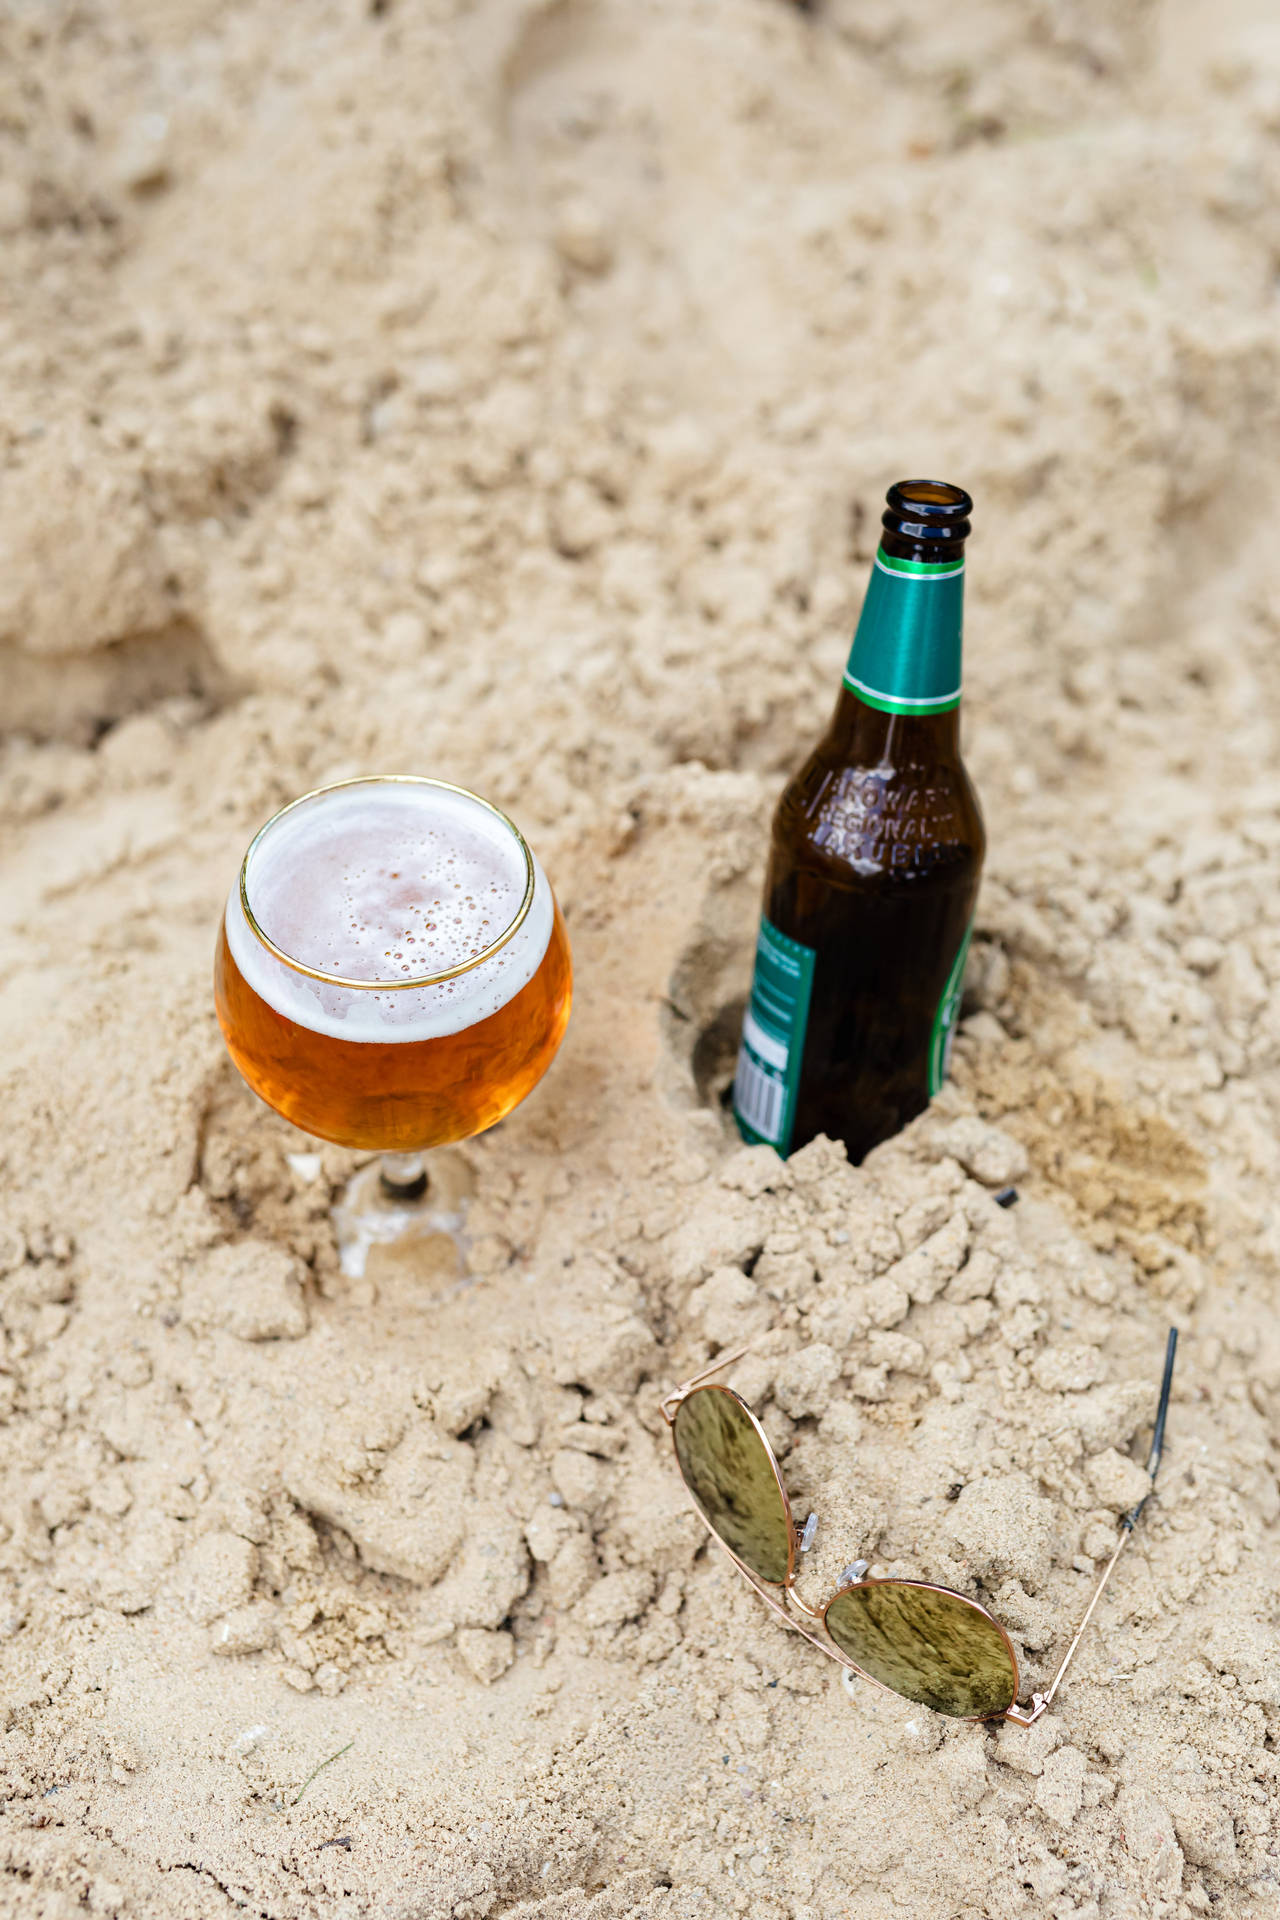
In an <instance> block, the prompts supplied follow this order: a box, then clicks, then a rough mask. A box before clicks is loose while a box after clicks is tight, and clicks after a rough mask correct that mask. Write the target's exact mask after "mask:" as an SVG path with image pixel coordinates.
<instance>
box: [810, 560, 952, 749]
mask: <svg viewBox="0 0 1280 1920" xmlns="http://www.w3.org/2000/svg"><path fill="white" fill-rule="evenodd" d="M963 619H964V542H963V540H929V541H919V540H914V539H911V538H908V537H907V536H905V535H902V534H895V533H889V532H887V531H886V532H885V533H884V535H883V536H882V538H881V542H880V548H879V551H878V552H877V554H876V557H875V561H874V563H873V565H872V568H871V579H870V582H869V584H868V586H867V593H866V598H865V599H864V601H863V603H862V614H861V617H860V618H859V621H858V630H857V632H856V634H855V635H854V639H853V646H852V648H851V649H850V652H849V664H848V666H847V667H846V668H845V674H844V685H845V690H846V700H842V702H841V706H840V707H839V708H837V717H839V715H840V714H841V712H842V711H843V709H844V707H845V705H846V703H847V704H848V705H849V706H850V707H854V706H856V707H857V708H858V709H860V710H861V712H862V713H865V714H867V715H868V716H869V717H868V719H867V720H866V722H865V723H863V722H862V721H860V720H859V721H858V722H857V724H858V726H859V728H860V730H861V731H862V732H863V733H865V734H866V736H867V738H866V742H865V744H866V746H867V747H868V748H871V747H872V746H873V744H874V741H875V740H876V739H881V740H883V741H884V743H885V750H886V751H887V752H892V753H893V756H894V758H895V760H899V764H900V763H901V762H900V759H899V751H900V750H901V749H904V748H905V749H907V750H908V751H909V750H910V749H911V747H912V745H913V744H917V743H918V744H919V746H920V747H921V748H923V747H925V745H926V743H927V744H928V747H929V749H930V752H931V753H936V752H937V751H938V748H939V746H940V745H941V743H942V741H943V740H944V739H946V740H949V741H950V742H951V743H952V745H953V746H956V747H958V743H959V729H958V724H957V718H956V716H957V712H958V709H959V706H960V671H961V633H962V627H963ZM850 695H851V696H853V698H852V700H848V696H850ZM877 716H878V717H879V719H880V720H881V721H884V722H898V723H900V724H899V725H897V726H877V725H876V717H877ZM943 722H946V723H947V724H946V725H945V726H944V725H943V724H942V723H943ZM921 723H924V724H923V726H922V725H921ZM864 764H865V763H864Z"/></svg>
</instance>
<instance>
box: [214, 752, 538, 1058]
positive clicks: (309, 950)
mask: <svg viewBox="0 0 1280 1920" xmlns="http://www.w3.org/2000/svg"><path fill="white" fill-rule="evenodd" d="M534 867H535V887H534V897H533V904H532V906H531V907H530V909H529V913H528V915H527V916H526V918H525V921H524V923H523V925H522V926H521V927H520V929H519V931H518V932H517V933H516V934H515V935H514V936H513V938H512V939H511V940H510V941H508V943H507V944H506V946H504V947H502V948H501V949H500V950H499V951H498V952H497V953H496V954H495V955H493V957H492V958H491V959H489V960H486V961H483V962H482V963H481V964H480V965H479V966H477V967H473V968H472V969H471V970H470V971H469V972H467V973H464V974H461V975H459V977H458V978H457V979H456V980H448V981H444V982H442V983H441V984H440V985H439V986H434V987H408V988H403V989H401V990H400V991H398V992H383V993H379V992H378V991H376V986H377V984H378V983H382V982H385V983H387V984H388V985H390V984H391V983H393V982H396V981H399V980H403V979H412V978H414V977H415V976H417V975H421V974H428V973H439V972H442V971H444V970H445V969H447V968H449V967H455V966H460V965H463V964H464V963H465V962H467V961H468V960H472V959H474V958H475V956H476V955H477V954H479V953H482V952H483V951H484V949H485V948H486V947H487V946H490V945H491V944H492V943H493V941H494V940H496V939H498V938H499V937H500V935H501V934H502V933H503V931H504V930H505V929H506V928H507V927H508V926H510V924H511V922H512V920H513V919H514V918H515V916H516V914H517V912H518V911H519V907H520V902H521V900H522V898H523V896H524V889H525V878H526V875H525V864H524V854H523V852H522V850H521V848H520V846H519V843H518V842H517V841H516V840H515V839H514V838H513V836H512V834H511V832H510V830H509V829H508V828H507V827H506V826H504V825H503V823H502V821H501V820H499V819H497V818H496V817H495V815H493V814H492V813H490V811H489V809H488V808H487V807H485V806H483V805H482V804H481V803H480V802H478V801H476V800H473V799H471V798H470V797H469V796H468V795H465V794H455V793H449V792H445V791H442V790H441V789H440V788H437V787H431V786H425V785H423V786H420V785H417V784H415V783H413V782H410V783H407V784H405V785H399V784H396V783H389V784H380V783H377V782H370V783H368V784H367V785H366V784H359V785H355V786H351V787H345V788H342V789H339V790H336V791H333V792H330V793H327V794H321V795H319V796H318V797H317V798H316V799H315V800H310V801H307V802H306V803H305V804H304V805H302V806H300V807H297V808H295V809H294V810H293V811H292V812H290V813H287V814H286V815H285V816H284V818H283V819H282V820H280V821H279V822H277V824H276V825H275V826H273V827H272V828H271V830H270V832H269V833H268V834H267V835H266V836H265V838H264V839H263V840H262V841H261V842H260V844H259V845H258V847H257V849H256V850H255V852H254V854H253V857H252V859H251V861H250V865H249V873H248V892H249V904H250V906H251V907H252V909H253V913H254V917H255V919H256V920H257V922H258V925H259V926H260V927H261V928H262V930H263V931H264V933H266V934H267V935H268V937H269V938H270V939H271V940H273V941H274V942H275V944H276V945H277V946H278V947H280V948H281V949H282V951H283V952H285V953H288V954H289V955H291V956H292V957H293V958H294V959H296V960H299V961H301V962H302V964H303V965H304V966H309V967H315V968H317V969H319V970H320V971H322V972H324V973H327V974H333V975H337V976H340V977H344V978H346V979H350V980H361V981H368V982H369V983H370V986H369V987H367V988H364V987H359V988H352V987H340V986H337V985H334V984H332V983H331V982H329V981H319V980H312V979H310V978H309V977H308V976H307V975H305V974H300V973H297V972H295V971H294V969H293V968H291V967H288V966H286V965H285V964H284V963H283V962H282V961H279V960H277V959H276V957H275V955H274V954H272V953H271V952H270V951H269V950H268V949H267V948H266V947H264V946H263V945H262V943H261V941H260V940H258V939H256V938H255V936H254V934H253V931H252V929H251V928H250V927H249V925H248V922H247V921H246V920H245V917H244V914H243V912H242V910H241V906H240V896H239V883H238V880H237V884H236V885H235V886H233V887H232V890H231V897H230V899H229V900H228V903H227V938H228V943H229V945H230V947H231V952H232V956H233V958H234V960H235V963H236V965H237V966H238V967H239V969H240V971H241V973H242V974H243V975H244V977H245V979H246V980H247V981H248V982H249V984H250V986H252V987H253V989H254V990H255V992H257V993H258V994H260V995H261V996H262V998H263V999H264V1000H266V1001H267V1002H268V1003H269V1004H270V1005H271V1006H273V1007H274V1008H275V1009H276V1011H277V1012H278V1013H281V1014H283V1015H284V1016H285V1018H286V1019H289V1020H293V1021H295V1022H296V1023H297V1024H298V1025H300V1026H305V1027H310V1028H312V1029H314V1031H316V1032H317V1033H327V1034H331V1035H333V1036H334V1037H335V1038H339V1039H345V1040H361V1041H384V1042H385V1041H391V1040H423V1039H429V1038H432V1037H434V1036H438V1035H441V1034H446V1033H458V1032H461V1031H462V1029H463V1028H465V1027H469V1026H474V1025H475V1023H476V1022H477V1021H479V1020H483V1019H486V1018H487V1017H488V1016H489V1015H490V1014H492V1013H496V1012H497V1011H498V1009H499V1008H500V1007H503V1006H505V1005H506V1003H507V1001H508V1000H510V999H512V998H513V997H514V996H515V995H516V994H517V993H518V992H519V991H520V989H521V987H523V986H525V985H526V984H527V982H528V981H529V980H531V979H532V978H533V975H534V974H535V973H536V972H537V969H538V965H539V963H540V962H541V960H542V957H543V955H544V953H545V952H546V950H547V942H548V940H549V939H550V937H551V924H552V901H551V889H550V887H549V886H548V884H547V880H546V876H545V875H544V874H543V872H542V869H541V867H539V866H538V864H537V862H536V861H535V862H534Z"/></svg>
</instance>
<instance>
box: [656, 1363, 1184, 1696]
mask: <svg viewBox="0 0 1280 1920" xmlns="http://www.w3.org/2000/svg"><path fill="white" fill-rule="evenodd" d="M1177 1347H1178V1334H1177V1329H1176V1328H1171V1329H1170V1331H1169V1341H1168V1345H1167V1347H1166V1349H1165V1360H1164V1378H1163V1380H1162V1382H1161V1386H1160V1404H1159V1406H1158V1408H1157V1410H1156V1418H1155V1428H1154V1431H1153V1433H1152V1437H1151V1453H1150V1456H1149V1458H1148V1460H1147V1466H1146V1471H1147V1476H1148V1478H1149V1480H1150V1482H1151V1486H1152V1487H1154V1486H1155V1478H1156V1471H1157V1469H1158V1467H1159V1465H1160V1453H1161V1449H1162V1447H1163V1444H1164V1423H1165V1416H1166V1414H1167V1413H1168V1411H1169V1391H1170V1388H1171V1386H1172V1384H1173V1362H1174V1356H1175V1354H1176V1352H1177ZM747 1351H748V1349H747V1348H746V1347H739V1348H737V1349H736V1350H735V1351H734V1352H733V1353H728V1354H723V1355H721V1357H720V1358H719V1359H718V1360H716V1361H715V1362H713V1364H712V1365H711V1366H709V1367H704V1368H703V1370H702V1372H701V1373H698V1374H695V1375H694V1377H693V1379H692V1380H686V1381H685V1383H684V1385H683V1386H680V1387H677V1388H676V1389H675V1391H674V1392H673V1393H669V1394H668V1395H667V1396H666V1398H665V1399H664V1400H663V1401H662V1403H661V1406H662V1416H663V1419H664V1420H665V1421H666V1423H667V1425H668V1426H669V1427H670V1428H671V1437H672V1439H673V1441H674V1442H675V1450H676V1460H677V1462H678V1464H679V1467H680V1472H681V1474H682V1475H683V1476H684V1483H685V1485H686V1486H687V1487H688V1489H689V1492H690V1493H691V1494H692V1495H693V1500H694V1504H695V1506H696V1507H697V1509H698V1512H699V1514H700V1516H701V1518H702V1519H703V1521H704V1522H705V1523H706V1526H707V1528H708V1529H709V1531H710V1532H711V1534H712V1535H713V1536H714V1538H715V1539H716V1540H717V1541H718V1543H719V1544H720V1546H722V1547H723V1548H724V1550H725V1552H726V1553H727V1554H728V1556H729V1558H730V1559H731V1560H732V1561H733V1563H734V1565H735V1566H736V1567H737V1568H738V1569H739V1571H740V1572H742V1573H744V1574H745V1575H746V1576H747V1579H748V1580H749V1581H750V1582H751V1584H752V1586H753V1587H754V1588H755V1590H756V1592H757V1593H758V1594H759V1595H760V1597H761V1599H763V1600H765V1601H767V1603H768V1604H769V1606H770V1607H772V1608H773V1610H774V1612H775V1613H776V1614H778V1615H779V1617H780V1618H781V1619H782V1620H784V1621H785V1622H786V1624H787V1625H788V1626H789V1627H794V1628H795V1630H796V1632H797V1633H801V1634H803V1635H804V1637H805V1639H806V1640H809V1641H811V1642H812V1644H813V1645H814V1646H815V1647H817V1648H818V1649H819V1651H820V1652H822V1653H825V1654H827V1655H828V1656H829V1657H830V1658H831V1659H833V1660H838V1661H839V1662H840V1664H841V1666H843V1667H845V1668H846V1669H847V1670H848V1671H849V1672H852V1673H856V1674H859V1675H861V1677H862V1678H863V1679H864V1680H872V1681H874V1682H875V1683H876V1684H877V1685H878V1686H881V1687H885V1688H887V1690H888V1691H889V1692H890V1693H899V1694H901V1695H902V1696H903V1697H904V1698H905V1699H907V1700H912V1701H914V1702H915V1703H916V1704H917V1705H918V1706H922V1707H930V1708H932V1710H933V1711H934V1712H935V1713H945V1714H950V1715H951V1716H952V1718H954V1719H958V1720H991V1719H996V1718H1002V1719H1005V1720H1011V1721H1013V1723H1014V1725H1015V1726H1019V1727H1029V1726H1030V1725H1031V1724H1032V1722H1033V1721H1035V1720H1038V1719H1039V1718H1040V1715H1041V1714H1042V1713H1043V1712H1044V1711H1045V1709H1046V1707H1048V1706H1049V1705H1050V1703H1051V1702H1052V1700H1053V1696H1054V1694H1055V1693H1056V1692H1057V1691H1058V1688H1059V1686H1060V1685H1061V1682H1062V1676H1063V1674H1064V1673H1065V1672H1066V1670H1067V1668H1068V1666H1069V1665H1070V1664H1071V1660H1072V1658H1073V1656H1074V1654H1075V1651H1076V1648H1077V1647H1078V1646H1079V1645H1080V1641H1081V1638H1082V1636H1083V1634H1084V1630H1085V1628H1086V1627H1087V1626H1088V1624H1089V1621H1090V1619H1091V1618H1092V1616H1093V1610H1094V1608H1095V1607H1096V1606H1097V1604H1098V1601H1099V1600H1100V1599H1101V1598H1102V1592H1103V1589H1104V1588H1105V1586H1106V1584H1107V1581H1108V1580H1109V1579H1110V1578H1111V1572H1112V1569H1113V1567H1114V1566H1115V1564H1116V1561H1117V1560H1118V1559H1119V1558H1120V1555H1121V1553H1122V1551H1123V1549H1124V1547H1125V1545H1126V1544H1127V1542H1128V1541H1129V1539H1130V1538H1131V1537H1132V1534H1133V1530H1134V1527H1135V1526H1136V1525H1137V1523H1138V1517H1139V1515H1140V1514H1141V1512H1142V1509H1143V1508H1144V1507H1145V1506H1146V1504H1147V1501H1148V1499H1149V1498H1150V1493H1149V1492H1148V1493H1145V1494H1144V1495H1143V1497H1142V1499H1141V1500H1140V1501H1139V1502H1138V1504H1137V1506H1136V1507H1134V1508H1132V1509H1131V1511H1130V1512H1128V1513H1126V1514H1124V1515H1122V1517H1121V1520H1120V1532H1119V1538H1118V1539H1117V1541H1116V1548H1115V1552H1114V1553H1113V1554H1112V1556H1111V1558H1110V1560H1109V1561H1108V1562H1107V1565H1106V1567H1105V1569H1104V1571H1103V1574H1102V1578H1101V1580H1100V1581H1099V1582H1098V1586H1097V1589H1096V1591H1095V1593H1094V1595H1093V1598H1092V1600H1090V1602H1089V1605H1088V1607H1087V1608H1086V1610H1085V1615H1084V1618H1083V1620H1081V1622H1080V1625H1079V1627H1078V1629H1077V1631H1076V1635H1075V1638H1074V1639H1073V1640H1072V1642H1071V1645H1070V1646H1069V1647H1068V1648H1067V1651H1066V1654H1065V1656H1064V1658H1063V1661H1062V1664H1061V1666H1060V1667H1059V1668H1058V1671H1057V1673H1056V1674H1055V1675H1054V1677H1053V1681H1052V1683H1051V1685H1050V1687H1049V1689H1048V1691H1047V1692H1046V1693H1033V1694H1032V1696H1031V1705H1030V1707H1020V1706H1018V1705H1017V1699H1018V1662H1017V1657H1016V1655H1015V1654H1014V1651H1013V1643H1012V1641H1011V1640H1010V1638H1009V1636H1008V1634H1007V1633H1006V1632H1005V1630H1004V1628H1003V1627H1002V1626H1001V1625H1000V1622H999V1621H998V1620H996V1619H995V1618H994V1616H993V1615H991V1614H990V1613H988V1612H987V1610H986V1608H985V1607H982V1606H979V1604H978V1602H977V1601H976V1600H970V1599H969V1598H968V1596H967V1595H966V1594H963V1593H956V1592H953V1590H952V1589H951V1588H950V1587H939V1586H935V1585H933V1584H931V1583H930V1582H928V1581H924V1580H869V1579H868V1578H867V1577H866V1576H867V1562H866V1561H865V1560H857V1561H855V1562H854V1563H853V1565H852V1566H850V1567H846V1568H845V1570H844V1572H843V1573H842V1574H841V1576H840V1581H839V1584H838V1585H837V1587H836V1590H835V1592H834V1593H833V1594H832V1596H831V1598H830V1599H829V1600H828V1601H827V1603H826V1605H825V1607H811V1606H809V1604H808V1603H807V1601H805V1600H802V1599H801V1597H800V1595H799V1594H798V1593H797V1592H796V1590H795V1579H796V1572H797V1562H798V1560H799V1558H800V1556H801V1555H802V1554H804V1553H807V1552H808V1550H809V1548H810V1546H811V1545H812V1543H813V1536H814V1533H815V1531H816V1529H817V1524H818V1517H817V1515H816V1514H813V1513H811V1514H810V1515H809V1518H808V1520H807V1521H806V1522H805V1524H804V1526H803V1528H800V1527H797V1525H796V1523H795V1520H794V1518H793V1517H792V1512H791V1502H790V1500H789V1499H788V1497H787V1489H786V1487H785V1485H784V1484H783V1479H782V1474H781V1472H780V1471H779V1468H778V1462H777V1458H776V1457H775V1455H774V1451H773V1448H772V1447H771V1446H770V1445H769V1442H768V1440H767V1439H766V1437H765V1432H764V1428H763V1427H762V1426H761V1425H760V1422H759V1421H758V1420H757V1419H756V1416H755V1414H754V1413H752V1411H751V1409H750V1407H748V1405H747V1404H746V1402H745V1400H743V1399H741V1398H740V1397H739V1395H738V1394H736V1393H734V1391H733V1390H732V1388H730V1387H724V1386H708V1385H707V1384H706V1382H707V1381H709V1380H710V1378H711V1376H712V1374H715V1373H719V1372H721V1371H722V1370H723V1369H724V1368H725V1367H728V1366H731V1365H732V1364H733V1362H734V1361H735V1360H739V1359H741V1358H742V1355H743V1354H744V1353H746V1352H747ZM797 1615H799V1616H801V1617H800V1618H797ZM806 1622H808V1623H810V1624H806ZM815 1629H817V1630H815ZM818 1630H820V1632H819V1631H818ZM822 1636H825V1637H822Z"/></svg>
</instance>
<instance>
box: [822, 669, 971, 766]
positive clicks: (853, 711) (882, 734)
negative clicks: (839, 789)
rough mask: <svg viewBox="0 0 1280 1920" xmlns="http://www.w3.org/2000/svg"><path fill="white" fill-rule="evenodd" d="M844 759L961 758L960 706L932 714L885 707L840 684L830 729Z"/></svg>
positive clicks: (931, 762)
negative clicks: (869, 703) (907, 712)
mask: <svg viewBox="0 0 1280 1920" xmlns="http://www.w3.org/2000/svg"><path fill="white" fill-rule="evenodd" d="M829 738H830V741H831V745H832V747H833V749H835V751H836V753H837V756H838V758H839V760H840V761H841V763H842V764H844V765H846V766H855V767H883V768H884V769H885V771H886V772H888V771H889V770H890V769H891V768H892V769H897V770H901V769H904V768H907V767H917V766H918V767H932V766H938V765H942V764H947V763H949V762H952V761H958V760H959V758H960V709H959V707H948V708H947V709H946V710H945V712H942V713H931V714H905V713H886V712H885V711H884V709H883V708H881V707H870V706H868V705H867V704H866V702H865V701H864V700H862V699H860V698H859V696H858V695H857V694H856V693H851V692H850V691H849V688H848V686H847V685H846V686H843V687H841V689H840V695H839V698H838V699H837V701H836V710H835V714H834V715H833V717H832V722H831V731H830V735H829Z"/></svg>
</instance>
